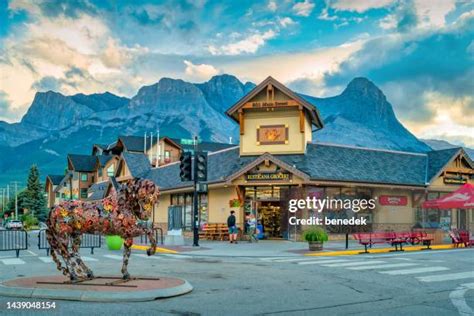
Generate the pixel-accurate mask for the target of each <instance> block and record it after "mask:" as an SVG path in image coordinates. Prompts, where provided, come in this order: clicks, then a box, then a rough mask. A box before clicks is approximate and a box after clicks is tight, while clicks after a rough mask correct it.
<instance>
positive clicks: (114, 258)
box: [104, 255, 123, 261]
mask: <svg viewBox="0 0 474 316" xmlns="http://www.w3.org/2000/svg"><path fill="white" fill-rule="evenodd" d="M104 257H106V258H110V259H113V260H120V261H122V260H123V256H119V255H104Z"/></svg>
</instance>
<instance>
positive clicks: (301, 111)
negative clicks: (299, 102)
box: [299, 106, 304, 133]
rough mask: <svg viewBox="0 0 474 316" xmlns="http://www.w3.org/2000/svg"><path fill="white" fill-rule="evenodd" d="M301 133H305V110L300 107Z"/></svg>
mask: <svg viewBox="0 0 474 316" xmlns="http://www.w3.org/2000/svg"><path fill="white" fill-rule="evenodd" d="M299 110H300V132H301V133H304V111H303V108H302V107H301V106H300V107H299Z"/></svg>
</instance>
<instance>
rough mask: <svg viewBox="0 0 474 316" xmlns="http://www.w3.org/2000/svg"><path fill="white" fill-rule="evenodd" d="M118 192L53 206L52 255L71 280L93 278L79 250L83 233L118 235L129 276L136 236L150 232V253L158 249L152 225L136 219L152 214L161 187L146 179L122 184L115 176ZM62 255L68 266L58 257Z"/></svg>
mask: <svg viewBox="0 0 474 316" xmlns="http://www.w3.org/2000/svg"><path fill="white" fill-rule="evenodd" d="M112 182H113V183H114V187H116V190H115V193H113V194H111V195H110V196H108V197H106V198H104V199H103V200H102V201H100V202H83V201H64V202H62V203H60V204H58V205H57V206H55V207H53V208H52V209H51V212H50V214H49V218H48V220H47V225H48V229H47V230H46V236H47V239H48V242H49V244H50V246H51V256H52V257H53V260H54V262H55V263H56V266H57V268H58V270H59V271H62V273H63V274H64V275H66V276H69V278H70V279H71V281H79V280H85V279H92V278H94V274H93V273H92V270H91V269H89V268H88V267H87V266H86V265H85V264H84V261H83V260H82V259H81V256H80V254H79V247H80V245H81V235H82V234H86V233H89V234H104V235H119V236H121V237H122V238H123V239H124V240H125V242H124V252H123V264H122V278H123V279H124V280H129V279H130V275H129V273H128V271H127V265H128V259H129V257H130V252H131V246H132V244H133V237H137V236H140V235H143V234H147V235H148V237H149V239H150V241H151V246H150V248H149V249H148V250H147V254H148V255H149V256H151V255H153V254H154V253H155V251H156V240H155V237H154V236H153V231H152V229H149V228H146V227H142V226H140V225H139V223H138V222H137V220H143V221H146V220H148V219H149V218H150V215H151V211H152V208H153V204H154V203H155V202H156V201H157V200H158V196H159V191H158V187H156V186H155V185H154V184H153V182H151V181H149V180H144V179H134V180H130V181H129V182H128V183H127V184H125V185H122V186H119V185H117V184H116V182H115V179H112ZM69 243H70V244H71V249H68V246H69ZM58 255H59V256H61V257H62V259H63V261H64V263H65V267H64V266H63V265H62V263H61V261H60V260H59V258H58Z"/></svg>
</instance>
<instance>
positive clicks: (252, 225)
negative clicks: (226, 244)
mask: <svg viewBox="0 0 474 316" xmlns="http://www.w3.org/2000/svg"><path fill="white" fill-rule="evenodd" d="M256 230H257V219H256V218H255V215H253V214H250V215H249V217H248V220H247V233H248V236H249V242H250V243H251V242H252V241H255V242H258V239H257V236H256V235H255V233H256Z"/></svg>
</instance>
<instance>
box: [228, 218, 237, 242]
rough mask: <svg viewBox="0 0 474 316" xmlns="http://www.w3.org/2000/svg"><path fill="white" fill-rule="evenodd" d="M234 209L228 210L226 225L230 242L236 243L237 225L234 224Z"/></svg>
mask: <svg viewBox="0 0 474 316" xmlns="http://www.w3.org/2000/svg"><path fill="white" fill-rule="evenodd" d="M234 213H235V212H234V211H230V215H229V217H227V227H228V228H229V241H230V243H231V244H232V243H234V244H236V243H237V226H236V224H235V222H236V219H235V215H234Z"/></svg>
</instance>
